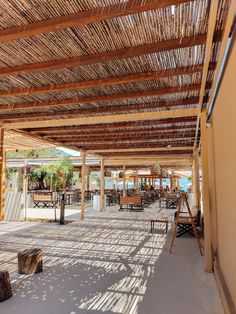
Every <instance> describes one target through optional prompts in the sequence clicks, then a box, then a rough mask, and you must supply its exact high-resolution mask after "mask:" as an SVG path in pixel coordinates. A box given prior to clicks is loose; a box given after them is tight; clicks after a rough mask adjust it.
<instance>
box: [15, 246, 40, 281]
mask: <svg viewBox="0 0 236 314" xmlns="http://www.w3.org/2000/svg"><path fill="white" fill-rule="evenodd" d="M42 270H43V252H42V250H41V249H37V248H35V249H26V250H24V251H22V252H19V253H18V272H19V274H25V275H31V274H36V273H40V272H41V271H42Z"/></svg>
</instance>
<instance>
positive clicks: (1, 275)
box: [0, 270, 12, 302]
mask: <svg viewBox="0 0 236 314" xmlns="http://www.w3.org/2000/svg"><path fill="white" fill-rule="evenodd" d="M11 296H12V290H11V283H10V276H9V273H8V271H6V270H3V271H0V302H3V301H5V300H7V299H9V298H10V297H11Z"/></svg>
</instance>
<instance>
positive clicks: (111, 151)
mask: <svg viewBox="0 0 236 314" xmlns="http://www.w3.org/2000/svg"><path fill="white" fill-rule="evenodd" d="M148 150H149V151H153V152H158V151H163V150H166V147H150V148H149V149H148ZM177 150H193V147H192V146H180V147H172V148H170V149H168V151H177ZM102 152H103V153H122V152H146V148H114V149H106V150H104V149H103V150H102V149H101V150H100V149H98V150H91V151H90V150H88V154H90V153H91V154H92V153H102Z"/></svg>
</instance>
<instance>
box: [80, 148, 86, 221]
mask: <svg viewBox="0 0 236 314" xmlns="http://www.w3.org/2000/svg"><path fill="white" fill-rule="evenodd" d="M81 157H82V171H81V211H80V220H83V219H84V208H85V171H86V166H85V162H86V152H84V151H82V152H81Z"/></svg>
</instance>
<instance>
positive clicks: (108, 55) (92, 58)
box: [0, 33, 221, 77]
mask: <svg viewBox="0 0 236 314" xmlns="http://www.w3.org/2000/svg"><path fill="white" fill-rule="evenodd" d="M220 38H221V33H216V34H215V40H220ZM205 42H206V34H200V35H194V36H186V37H182V38H177V39H171V40H166V41H160V42H156V43H150V44H143V45H140V46H136V47H127V48H122V49H118V50H113V51H107V52H101V53H95V54H92V55H83V56H76V57H72V58H67V59H61V60H51V61H46V62H39V63H30V64H23V65H18V66H13V67H6V68H0V77H4V76H10V75H17V74H23V73H34V72H39V71H44V70H46V71H48V70H55V69H61V68H68V67H78V66H81V65H89V64H97V63H102V62H107V61H114V60H120V59H127V58H132V57H137V56H142V55H145V54H152V53H159V52H163V51H169V50H173V49H180V48H186V47H193V46H196V45H204V44H205Z"/></svg>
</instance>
